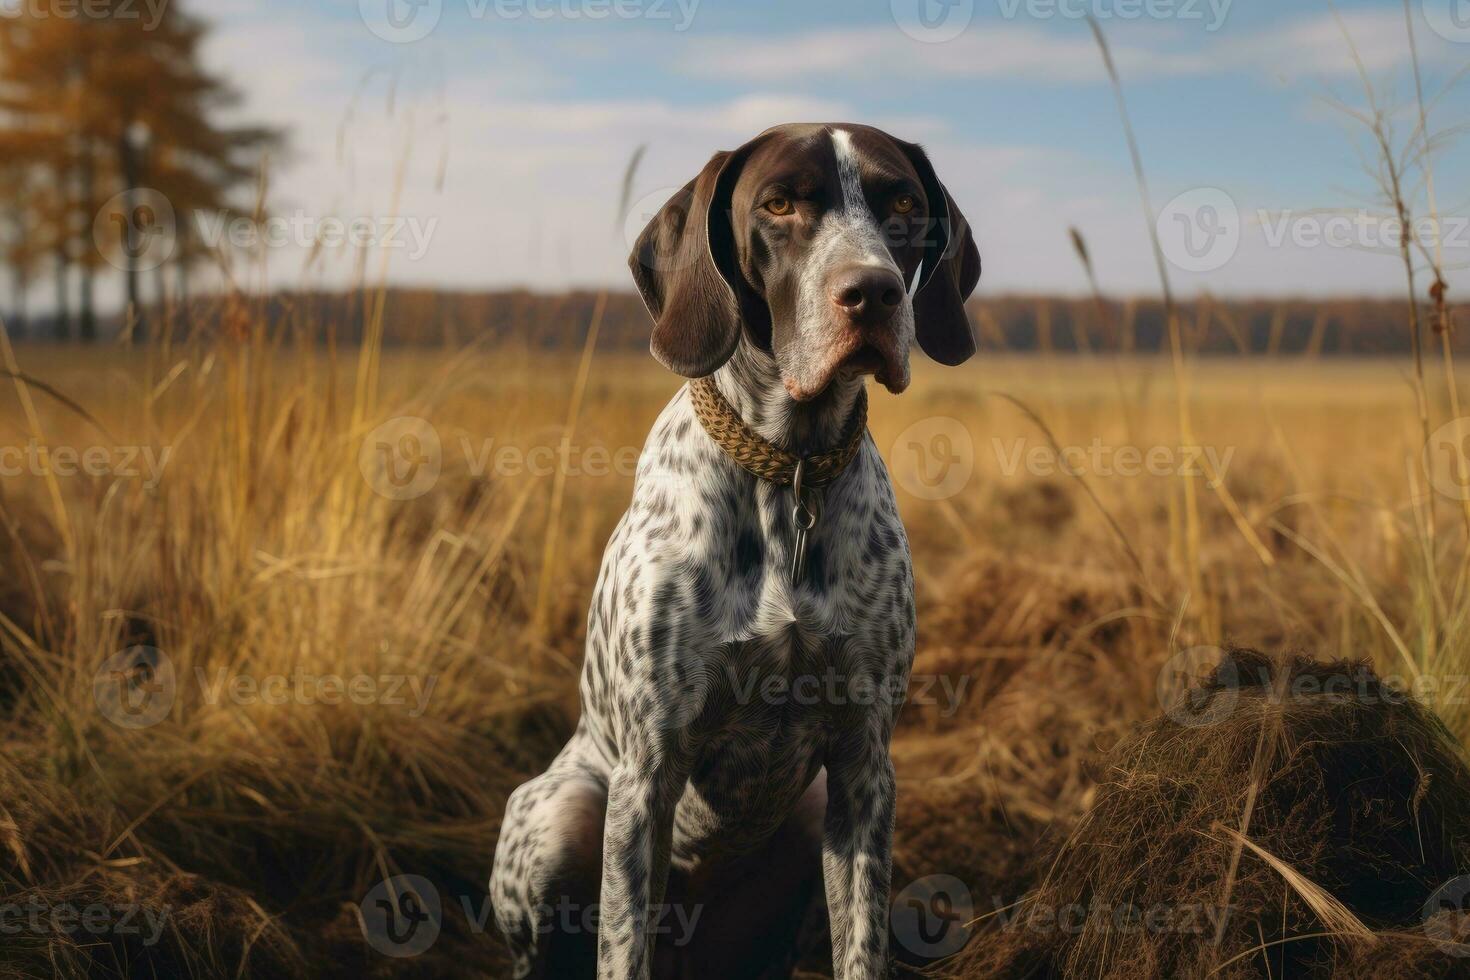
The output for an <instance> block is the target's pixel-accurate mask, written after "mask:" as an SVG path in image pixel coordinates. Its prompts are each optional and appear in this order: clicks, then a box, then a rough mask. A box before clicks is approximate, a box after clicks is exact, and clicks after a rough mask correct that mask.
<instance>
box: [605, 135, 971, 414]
mask: <svg viewBox="0 0 1470 980" xmlns="http://www.w3.org/2000/svg"><path fill="white" fill-rule="evenodd" d="M628 264H629V265H630V266H631V268H632V270H633V278H634V280H636V281H637V283H638V290H639V292H640V293H641V294H642V295H643V301H644V303H645V304H647V306H648V310H649V312H650V313H651V314H652V315H653V319H654V327H653V341H652V348H653V354H654V356H655V357H657V358H658V359H659V361H661V362H662V363H663V364H664V365H665V366H667V367H668V368H670V369H671V370H674V371H677V372H678V373H680V374H682V375H685V376H686V377H691V378H695V377H702V376H704V375H707V374H710V373H711V372H713V371H715V370H716V369H718V368H719V367H720V365H722V364H724V363H725V361H726V360H727V359H728V358H729V357H730V355H731V354H732V353H733V352H734V351H735V347H736V345H737V344H738V343H739V341H740V336H741V330H742V326H743V328H744V329H745V330H746V331H748V335H749V339H750V340H751V342H752V343H754V344H755V345H756V346H758V347H760V348H762V349H764V350H766V351H768V352H769V353H771V354H772V355H773V356H774V357H775V359H776V362H777V364H778V365H779V367H780V371H781V379H782V381H783V382H784V384H785V386H786V390H787V391H788V392H789V393H790V394H791V397H793V398H795V399H796V400H798V401H808V400H810V399H812V398H815V397H817V396H818V395H819V394H821V393H822V391H823V390H825V389H826V387H827V385H828V384H829V383H831V381H832V379H833V378H834V377H836V376H837V375H838V374H839V373H840V372H853V373H857V374H864V373H871V374H875V375H876V376H877V379H878V380H879V381H880V382H881V383H882V384H883V385H885V386H886V387H887V388H888V389H889V390H890V391H893V392H895V393H896V392H900V391H902V390H903V389H904V388H906V387H908V383H909V363H908V361H909V347H910V345H911V343H912V342H913V340H914V339H915V338H916V337H917V339H918V342H919V345H920V346H921V347H923V348H924V352H925V353H927V354H928V355H929V356H930V357H932V358H934V359H935V360H936V361H939V362H941V363H944V364H959V363H961V362H963V361H965V360H966V359H967V358H969V357H970V355H971V354H973V353H975V340H974V336H973V334H972V333H971V331H970V324H969V321H968V320H967V319H966V317H965V306H964V303H965V299H966V297H968V296H969V295H970V292H971V291H972V290H973V289H974V288H975V283H976V282H977V281H978V280H979V278H980V253H979V251H978V250H977V249H976V248H975V240H974V237H973V236H972V235H971V233H970V227H969V224H968V223H967V222H966V221H965V218H964V216H963V215H961V214H960V211H959V208H957V207H955V204H954V201H953V200H952V199H951V198H950V197H949V194H948V193H947V192H946V191H945V189H944V185H943V184H941V183H940V182H939V178H938V177H937V176H936V175H935V173H934V167H933V166H932V165H931V164H930V163H929V158H928V157H927V156H925V155H924V151H923V150H922V149H920V148H919V147H918V146H917V145H915V144H913V143H905V142H903V141H902V140H898V139H894V138H893V137H892V136H889V135H888V134H887V133H884V132H882V131H881V130H877V129H873V128H872V127H870V126H858V125H848V124H845V123H834V124H825V125H824V124H793V125H787V126H778V127H776V128H774V129H769V130H767V131H766V132H764V133H762V134H761V135H760V136H757V137H756V138H755V139H753V140H751V141H750V142H749V143H746V144H745V145H744V146H742V147H740V148H739V149H737V150H734V151H731V152H722V153H717V154H715V156H714V157H713V158H712V159H711V160H710V162H709V163H707V164H706V165H705V167H704V170H702V171H701V172H700V174H699V176H698V177H696V178H694V179H693V180H692V181H690V182H689V183H688V184H687V185H685V186H684V188H683V189H682V190H680V191H679V192H678V193H677V194H675V195H674V196H673V197H672V198H671V199H670V200H669V202H668V203H667V204H665V205H664V207H663V209H662V210H661V211H660V212H659V213H658V214H657V215H655V216H654V218H653V220H652V221H650V222H649V224H648V227H647V228H645V229H644V230H643V233H642V235H641V236H639V239H638V242H637V244H636V245H635V246H634V248H633V254H632V255H631V256H630V257H629V263H628Z"/></svg>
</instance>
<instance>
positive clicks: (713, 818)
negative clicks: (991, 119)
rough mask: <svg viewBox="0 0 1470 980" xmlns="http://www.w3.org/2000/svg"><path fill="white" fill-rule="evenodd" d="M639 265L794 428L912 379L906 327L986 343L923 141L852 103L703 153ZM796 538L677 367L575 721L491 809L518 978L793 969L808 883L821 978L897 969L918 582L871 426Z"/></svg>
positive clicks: (811, 428) (671, 345)
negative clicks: (865, 120)
mask: <svg viewBox="0 0 1470 980" xmlns="http://www.w3.org/2000/svg"><path fill="white" fill-rule="evenodd" d="M630 265H631V267H632V270H633V276H634V279H635V280H636V282H637V284H638V287H639V290H640V292H641V293H642V295H643V298H644V301H645V302H646V304H647V305H648V308H649V311H650V313H651V314H652V316H653V318H654V321H655V322H654V329H653V338H652V349H653V353H654V355H655V356H656V357H657V358H658V359H659V360H660V361H661V362H662V363H664V364H665V365H666V366H668V367H670V368H671V369H673V370H674V371H676V372H679V373H680V374H683V375H685V376H687V377H703V376H707V375H711V374H712V375H713V376H714V379H715V382H716V383H717V384H718V385H719V388H720V390H721V392H722V393H723V394H724V396H725V398H726V399H727V400H728V401H729V403H730V404H731V406H733V407H734V409H735V410H736V412H737V413H738V414H739V415H740V416H741V417H742V418H743V419H744V420H745V421H746V422H747V423H748V424H749V425H750V426H751V427H752V428H754V429H755V430H756V432H758V433H759V434H760V435H761V436H762V437H763V438H765V439H766V440H768V441H769V442H771V443H773V444H775V445H778V446H781V447H782V448H785V449H787V450H790V451H792V452H795V453H798V454H803V455H805V454H810V453H814V452H820V451H822V450H825V449H828V448H831V447H832V446H834V445H835V444H837V443H838V442H839V441H840V440H841V438H842V435H843V430H844V427H845V426H846V425H847V423H848V421H849V419H850V418H851V415H852V411H853V408H854V405H855V403H856V400H857V398H858V396H859V393H860V391H861V390H862V387H863V385H864V376H865V375H867V374H874V375H876V377H877V379H878V381H880V382H881V383H882V384H883V385H884V386H885V387H887V388H888V389H889V390H890V391H892V392H894V393H897V392H901V391H902V390H903V389H904V388H906V387H907V386H908V383H909V365H908V359H909V348H910V345H911V343H912V342H913V341H915V340H917V341H918V343H919V344H920V345H921V346H922V347H923V348H924V349H925V351H926V352H927V353H929V354H930V356H932V357H934V358H935V359H936V360H939V361H941V362H943V363H947V364H958V363H960V362H962V361H964V360H965V359H967V358H968V357H969V356H970V355H971V354H973V353H974V350H975V344H974V340H973V337H972V334H971V331H970V327H969V323H968V321H967V320H966V317H965V312H964V305H963V304H964V300H965V298H966V297H967V296H968V295H969V293H970V292H971V290H972V289H973V288H974V286H975V283H976V281H977V280H978V279H979V275H980V258H979V254H978V252H977V250H976V248H975V244H974V241H973V238H972V237H971V234H970V231H969V227H968V225H967V224H966V222H965V220H964V218H963V216H961V214H960V212H959V210H958V209H957V208H956V207H955V206H954V202H953V201H952V200H950V199H949V196H948V194H947V193H946V192H945V190H944V188H943V186H942V185H941V184H940V182H939V180H938V178H937V177H936V176H935V174H934V170H933V167H932V166H931V165H930V163H929V160H928V158H927V157H926V156H925V154H924V152H923V151H922V150H921V149H920V148H919V147H918V146H916V145H913V144H909V143H904V142H902V141H899V140H897V139H894V138H893V137H891V136H888V135H887V134H885V133H882V132H880V131H878V130H876V129H872V128H869V127H865V126H857V125H847V124H830V125H829V124H799V125H789V126H781V127H777V128H775V129H772V130H768V131H767V132H765V133H763V134H761V135H760V136H758V137H757V138H756V139H754V140H752V141H750V142H749V143H747V144H745V145H744V146H742V147H740V148H739V149H737V150H735V151H733V152H729V153H720V154H717V155H716V156H715V157H714V158H713V159H712V160H711V161H710V162H709V164H708V165H706V167H705V168H704V170H703V171H702V172H701V173H700V175H699V176H698V177H696V178H695V179H694V180H693V181H691V182H690V183H689V184H688V185H687V186H686V187H685V188H684V189H683V190H682V191H680V192H679V193H678V194H676V195H675V196H674V198H673V199H672V200H671V201H670V202H669V203H668V204H667V205H666V206H665V207H664V209H663V210H662V211H661V212H660V213H659V214H658V215H657V216H656V217H655V218H654V219H653V221H652V222H650V224H649V226H648V228H647V229H646V230H645V231H644V233H643V235H642V237H641V238H640V240H639V242H638V244H637V246H636V247H635V249H634V252H633V255H632V257H631V259H630ZM792 543H793V528H792V493H791V490H790V488H789V487H780V486H776V485H774V484H771V483H769V482H766V481H763V480H760V479H757V478H756V477H754V476H752V475H751V474H750V473H748V472H746V471H745V470H743V469H741V468H740V467H739V466H738V465H736V464H735V463H734V462H733V461H731V460H730V459H729V458H728V457H727V456H726V455H725V453H724V452H723V451H722V450H721V449H720V448H719V447H718V446H717V445H716V444H715V443H714V441H713V440H711V439H710V437H709V436H708V435H707V434H706V433H705V431H704V429H703V428H702V427H701V425H700V423H699V420H698V419H697V418H696V417H695V415H694V411H693V408H692V406H691V403H690V396H689V393H688V391H687V389H681V390H680V392H679V393H678V394H677V395H675V397H674V399H673V401H671V402H670V403H669V405H668V406H667V407H666V408H665V409H664V411H663V413H662V415H660V416H659V419H658V421H657V422H656V423H655V424H654V427H653V432H652V434H651V435H650V437H649V440H648V443H647V445H646V446H645V447H644V450H643V454H642V456H641V458H640V461H639V464H638V471H637V478H636V483H635V486H634V491H633V499H632V503H631V505H630V506H629V508H628V511H627V513H626V514H625V515H624V516H623V519H622V521H621V522H620V523H619V524H618V526H617V529H616V530H615V531H614V532H613V535H612V539H611V541H609V543H608V546H607V550H606V552H605V554H604V557H603V563H602V570H601V574H600V575H599V577H598V581H597V587H596V593H595V595H594V597H593V600H592V607H591V611H590V614H589V617H588V627H587V646H586V662H585V665H584V667H583V671H582V681H581V700H582V717H581V721H580V723H579V724H578V726H577V729H576V732H575V734H574V735H573V736H572V738H571V740H570V741H569V742H568V743H567V744H566V746H565V748H563V749H562V751H561V753H560V754H559V755H558V756H557V757H556V759H555V760H554V761H553V762H552V763H551V765H550V767H549V768H548V769H547V770H546V772H545V773H543V774H542V775H540V776H537V777H536V778H535V779H532V780H531V781H529V782H527V783H525V784H524V785H522V786H521V787H520V788H518V789H517V790H516V791H515V792H514V793H513V794H512V795H511V798H510V801H509V803H508V805H507V808H506V814H505V820H504V824H503V826H502V830H501V836H500V843H499V847H498V848H497V850H496V855H495V867H494V871H493V873H492V876H491V880H490V891H491V896H492V900H493V903H494V907H495V917H496V921H497V922H498V924H499V926H500V928H501V929H502V931H503V932H504V933H505V935H506V938H507V940H508V941H509V943H510V946H511V949H512V952H513V955H514V959H515V970H516V976H518V977H555V978H561V977H574V976H592V975H594V974H595V975H596V976H597V977H599V978H602V980H614V978H616V980H645V978H649V977H650V976H659V977H664V976H669V977H675V976H677V977H685V976H688V977H711V976H720V977H774V976H787V975H789V973H790V971H791V969H792V967H793V965H794V961H795V957H796V955H797V951H798V946H799V942H798V939H799V937H798V932H799V931H800V929H801V927H802V924H803V923H804V922H807V921H808V919H809V916H808V913H809V912H810V911H811V910H812V908H813V907H815V908H816V911H817V912H820V911H821V904H822V903H821V902H820V901H816V900H815V899H816V898H817V897H818V896H820V895H825V910H826V914H827V918H828V920H829V924H830V930H831V938H832V955H833V967H834V970H835V975H836V976H837V977H838V978H839V980H876V978H879V977H883V976H886V974H887V938H888V891H889V875H890V860H891V859H890V854H891V847H892V835H893V814H894V795H895V785H894V774H893V765H892V762H891V761H890V759H889V752H888V747H889V739H890V736H891V734H892V731H893V726H894V721H895V718H896V716H897V712H898V710H899V707H900V706H901V703H902V699H903V692H904V687H905V685H906V682H907V679H908V672H909V668H910V665H911V663H912V660H913V653H914V599H913V575H912V569H911V566H910V559H909V550H908V542H907V539H906V537H905V534H904V528H903V524H902V523H901V521H900V519H899V515H898V509H897V506H896V504H895V502H894V495H893V488H892V486H891V484H890V482H889V478H888V474H887V471H886V469H885V467H884V465H883V461H882V459H881V457H880V456H879V453H878V451H877V449H876V447H875V446H874V445H873V442H872V440H871V438H867V437H864V440H863V444H862V446H861V449H860V451H859V452H858V454H857V456H856V458H855V459H854V460H853V462H852V463H851V464H850V466H849V467H848V469H847V470H845V471H844V472H843V473H842V475H841V476H840V477H839V478H838V479H837V480H835V481H834V482H833V483H832V485H831V486H830V487H828V488H827V490H826V492H825V500H824V506H823V517H822V520H821V522H820V523H819V524H818V525H817V527H816V529H815V530H814V531H813V532H812V536H811V538H810V543H809V550H808V555H807V562H806V570H805V574H804V576H803V578H802V580H801V581H797V582H793V581H792V580H791V572H790V570H791V552H792ZM670 903H673V905H674V906H677V908H675V909H674V911H675V912H677V915H674V914H672V913H671V911H670ZM594 905H595V906H597V915H596V920H595V921H596V928H595V935H594V934H593V932H592V931H591V930H590V929H589V928H588V923H589V922H591V921H592V919H591V918H590V917H588V916H586V915H581V916H580V917H579V916H578V915H576V914H575V913H577V912H578V911H581V910H585V909H587V908H588V907H590V906H594ZM559 910H562V911H561V912H559ZM567 910H570V911H571V912H572V913H574V914H571V915H568V914H563V913H564V912H566V911H567ZM677 923H682V924H683V925H684V926H686V927H690V928H692V932H690V931H689V929H685V930H684V931H683V932H680V931H679V929H678V928H677Z"/></svg>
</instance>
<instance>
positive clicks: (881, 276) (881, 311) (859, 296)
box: [830, 265, 903, 327]
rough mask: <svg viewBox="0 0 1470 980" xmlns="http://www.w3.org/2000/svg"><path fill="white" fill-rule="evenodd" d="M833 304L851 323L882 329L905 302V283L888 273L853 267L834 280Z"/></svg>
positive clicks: (872, 268) (869, 267)
mask: <svg viewBox="0 0 1470 980" xmlns="http://www.w3.org/2000/svg"><path fill="white" fill-rule="evenodd" d="M830 292H831V296H832V304H833V305H834V306H836V307H837V309H838V310H839V311H841V312H842V313H843V314H844V315H845V316H847V317H848V319H850V320H852V322H854V323H856V324H858V325H859V326H864V327H880V326H882V325H883V324H885V323H887V322H888V321H889V320H890V319H891V318H892V317H893V311H894V310H896V309H898V304H899V303H901V302H903V280H901V279H899V278H898V275H897V274H896V273H894V272H892V271H890V270H888V269H881V268H878V267H876V266H871V265H862V266H853V267H852V268H850V269H842V270H840V271H839V272H838V273H837V274H836V275H834V276H833V277H832V286H831V290H830Z"/></svg>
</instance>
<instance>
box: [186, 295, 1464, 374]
mask: <svg viewBox="0 0 1470 980" xmlns="http://www.w3.org/2000/svg"><path fill="white" fill-rule="evenodd" d="M377 298H378V297H377V293H376V292H375V291H373V292H364V291H362V290H349V291H343V292H294V291H282V292H277V293H273V294H272V295H271V296H269V297H266V298H265V299H264V300H260V301H256V302H252V303H251V304H250V316H251V317H252V318H254V317H263V318H264V325H265V326H267V327H268V328H269V329H270V330H272V331H273V332H277V333H280V334H283V335H287V336H291V337H293V338H296V339H298V340H301V341H304V342H307V343H324V342H329V341H330V342H334V343H340V344H353V343H356V342H358V341H360V340H361V339H362V330H363V325H364V324H365V323H367V322H368V321H369V320H370V319H372V318H373V316H374V315H375V313H376V303H377ZM231 302H234V301H232V300H230V299H228V298H200V299H198V300H196V303H195V305H196V310H195V316H194V321H195V323H196V324H197V325H198V329H199V330H203V331H208V330H212V329H216V328H215V327H214V326H213V325H214V324H219V323H229V322H231V321H232V317H231V315H229V313H228V311H227V310H226V309H225V307H226V306H227V305H228V304H230V303H231ZM597 306H598V294H597V293H596V292H594V291H588V290H573V291H568V292H564V293H538V292H531V291H529V290H523V289H511V290H496V291H454V290H445V289H408V288H393V289H388V290H387V291H386V292H385V294H384V295H383V309H382V325H383V339H384V342H385V343H387V344H389V345H393V346H442V347H448V348H451V349H457V348H459V347H462V346H464V345H467V344H470V343H481V344H486V345H489V346H495V345H504V344H514V345H526V346H530V347H532V348H539V349H543V350H580V349H581V346H582V343H583V341H584V340H585V339H586V336H587V329H588V326H589V324H590V323H591V322H592V317H593V315H594V311H595V310H596V308H597ZM969 310H970V321H971V323H972V324H973V325H974V327H975V331H976V334H977V336H978V339H979V342H980V347H981V350H982V351H993V352H1005V351H1014V352H1033V351H1053V352H1057V353H1087V352H1092V353H1113V352H1118V351H1123V352H1129V351H1131V352H1136V353H1143V354H1148V353H1155V352H1159V351H1167V350H1168V349H1169V334H1168V329H1167V324H1166V323H1165V320H1164V310H1163V304H1162V303H1160V302H1159V301H1158V300H1154V299H1140V300H1134V301H1127V300H1105V301H1104V302H1103V303H1102V304H1101V305H1099V304H1098V303H1096V302H1094V301H1093V300H1091V299H1085V298H1070V297H1068V298H1062V297H1044V296H999V297H984V298H981V299H974V300H971V302H970V304H969ZM1455 312H1456V313H1457V314H1458V317H1457V319H1458V321H1459V322H1461V323H1463V322H1464V321H1465V317H1466V314H1467V311H1465V310H1464V309H1461V310H1458V311H1455ZM235 319H237V317H236V318H235ZM1180 319H1181V327H1182V329H1181V336H1182V338H1183V341H1184V344H1185V346H1186V348H1187V350H1188V351H1189V352H1191V353H1197V354H1207V355H1214V354H1220V355H1229V354H1240V353H1249V354H1285V355H1304V356H1308V357H1313V356H1319V355H1327V356H1331V355H1363V356H1368V355H1397V354H1407V353H1408V352H1409V350H1410V344H1409V333H1408V329H1409V328H1408V316H1407V310H1406V307H1405V303H1404V301H1403V300H1386V299H1332V300H1314V299H1291V300H1227V299H1211V298H1199V299H1195V300H1191V301H1188V302H1185V303H1183V304H1181V309H1180ZM648 333H649V321H648V312H647V310H645V309H644V307H643V303H642V301H641V300H640V299H639V298H638V296H637V295H636V294H635V293H632V292H631V291H628V292H624V291H622V290H618V291H614V292H613V293H612V294H611V295H609V296H608V297H607V302H606V304H605V307H604V310H603V315H602V322H601V326H600V329H599V334H598V349H599V350H609V351H610V350H646V349H647V347H648ZM1436 346H1437V342H1436ZM1454 346H1455V348H1456V349H1458V350H1462V351H1464V350H1467V348H1470V344H1466V343H1465V341H1464V338H1463V337H1462V336H1459V335H1458V334H1457V335H1456V336H1455V338H1454Z"/></svg>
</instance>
